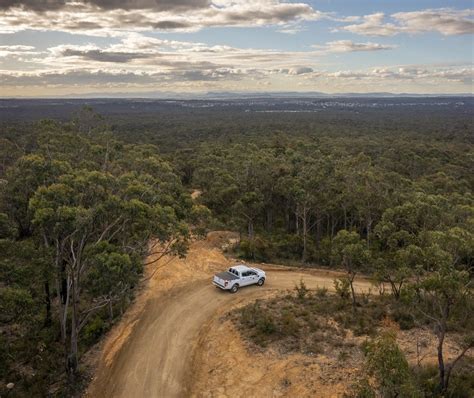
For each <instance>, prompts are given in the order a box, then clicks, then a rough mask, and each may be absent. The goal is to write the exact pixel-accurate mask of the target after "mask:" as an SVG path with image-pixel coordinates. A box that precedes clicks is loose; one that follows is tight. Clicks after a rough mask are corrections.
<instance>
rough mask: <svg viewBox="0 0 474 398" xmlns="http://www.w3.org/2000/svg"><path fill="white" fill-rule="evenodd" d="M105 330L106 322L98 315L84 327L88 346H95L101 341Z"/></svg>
mask: <svg viewBox="0 0 474 398" xmlns="http://www.w3.org/2000/svg"><path fill="white" fill-rule="evenodd" d="M105 330H106V325H105V322H104V321H103V320H102V318H101V317H100V316H98V315H97V316H96V317H95V318H94V319H92V321H90V322H89V323H88V324H87V325H86V326H85V327H84V339H85V341H86V342H87V343H88V344H93V343H95V342H96V341H97V340H98V339H99V337H100V336H101V335H102V334H103V333H104V332H105Z"/></svg>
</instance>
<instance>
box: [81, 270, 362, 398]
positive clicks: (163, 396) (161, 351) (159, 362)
mask: <svg viewBox="0 0 474 398" xmlns="http://www.w3.org/2000/svg"><path fill="white" fill-rule="evenodd" d="M263 268H264V269H265V267H263ZM266 271H267V283H266V284H265V285H264V286H263V287H257V286H249V287H245V288H242V289H240V290H239V292H238V293H236V294H229V293H228V292H224V291H221V290H220V289H217V288H215V287H214V286H212V285H211V283H210V278H206V279H199V280H196V281H194V282H191V283H189V284H187V285H184V286H181V287H179V288H174V289H171V290H170V291H169V292H167V293H164V294H162V295H159V296H156V297H151V298H150V299H148V300H147V302H146V304H145V307H144V309H143V311H142V312H141V315H140V317H139V319H138V320H137V323H136V324H135V326H134V328H133V331H132V332H131V334H130V336H129V337H128V338H127V340H126V342H125V343H124V344H123V345H122V347H121V348H120V350H119V351H118V352H117V353H116V355H115V356H114V358H113V361H112V362H111V363H110V364H109V365H105V364H101V365H100V366H99V369H98V371H97V374H96V377H95V380H94V382H93V383H92V385H91V388H90V389H89V391H88V394H87V396H90V397H97V398H101V397H104V398H105V397H107V398H109V397H114V398H115V397H116V398H119V397H123V398H134V397H137V398H139V397H140V398H141V397H147V398H152V397H156V398H174V397H179V398H182V397H187V396H189V395H190V393H191V392H192V385H190V384H189V383H190V381H191V380H192V379H193V377H192V374H193V366H197V365H196V364H195V363H194V364H193V358H194V354H195V352H196V347H197V344H198V340H199V333H200V331H201V330H202V328H203V327H204V325H206V324H208V323H209V322H210V321H211V320H212V319H214V318H215V317H218V316H221V315H222V314H223V313H225V312H226V309H228V308H230V307H231V306H234V305H237V304H241V303H245V302H250V301H253V300H255V299H256V298H258V297H262V296H266V295H268V294H269V293H270V292H272V291H282V290H286V289H292V288H293V287H294V286H295V284H296V283H298V282H299V281H300V279H303V280H304V282H305V284H306V286H307V287H308V288H316V287H327V288H328V289H332V287H333V280H334V277H335V274H334V273H332V272H327V271H315V270H312V271H308V272H306V271H291V270H288V271H285V270H282V269H277V268H275V267H269V268H267V269H266ZM355 286H356V290H357V291H359V292H360V291H362V290H364V291H367V290H368V289H369V288H370V283H369V282H368V281H365V280H358V281H356V284H355Z"/></svg>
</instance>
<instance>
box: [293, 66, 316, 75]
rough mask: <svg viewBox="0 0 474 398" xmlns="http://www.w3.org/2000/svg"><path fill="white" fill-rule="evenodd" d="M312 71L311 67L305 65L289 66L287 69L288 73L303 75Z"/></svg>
mask: <svg viewBox="0 0 474 398" xmlns="http://www.w3.org/2000/svg"><path fill="white" fill-rule="evenodd" d="M311 72H313V68H310V67H307V66H300V67H298V68H291V69H289V70H288V74H289V75H305V74H307V73H311Z"/></svg>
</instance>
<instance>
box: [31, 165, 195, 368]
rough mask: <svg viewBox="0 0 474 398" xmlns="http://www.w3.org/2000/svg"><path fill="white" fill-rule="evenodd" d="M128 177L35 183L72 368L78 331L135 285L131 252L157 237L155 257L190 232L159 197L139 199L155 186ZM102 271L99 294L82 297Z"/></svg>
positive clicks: (85, 176) (80, 176) (92, 174)
mask: <svg viewBox="0 0 474 398" xmlns="http://www.w3.org/2000/svg"><path fill="white" fill-rule="evenodd" d="M127 181H129V180H128V179H127V178H123V177H119V178H117V177H114V176H113V175H111V174H108V173H103V172H98V171H77V172H75V173H72V174H66V175H63V176H61V177H60V178H59V179H58V182H57V183H54V184H51V185H49V186H43V187H40V188H39V189H38V190H37V191H36V193H35V194H34V196H33V198H32V199H31V201H30V211H31V213H32V215H33V225H34V226H35V231H36V233H37V234H38V236H40V237H41V238H42V241H43V242H44V244H45V245H46V247H48V248H51V250H52V251H53V252H54V255H53V259H54V260H53V268H54V269H55V277H56V288H57V290H58V291H60V292H61V300H60V301H59V307H60V308H59V310H60V311H59V321H60V326H61V339H62V342H63V344H64V345H65V347H66V353H67V367H68V371H69V372H70V373H74V372H75V370H76V367H77V361H78V339H79V334H80V332H81V330H82V329H83V327H84V326H85V325H86V322H87V320H88V319H89V317H90V316H91V314H93V313H94V312H95V311H97V310H98V309H100V308H102V307H104V306H106V305H110V304H111V302H112V301H113V300H115V299H116V296H117V295H120V293H121V294H124V293H125V292H126V291H127V289H128V288H129V287H130V285H133V284H134V283H135V281H136V277H133V275H134V273H133V272H132V273H130V272H129V268H130V266H131V260H130V256H132V255H145V254H146V252H147V250H148V248H149V247H150V246H149V241H150V239H152V238H154V239H155V244H154V245H152V246H151V247H152V248H153V249H152V250H155V248H157V247H158V245H157V242H161V243H163V245H164V246H163V247H160V248H158V249H156V250H155V251H157V252H159V256H163V255H166V254H172V253H178V254H182V253H183V250H185V246H184V245H183V243H184V241H183V239H184V240H185V239H186V237H187V229H186V227H185V225H184V224H182V223H181V222H180V221H179V219H178V217H177V216H176V213H175V210H174V209H173V208H171V207H169V206H166V205H164V206H162V205H161V204H160V202H159V201H158V202H157V201H156V200H155V196H156V195H150V196H149V199H150V201H151V203H147V202H146V201H144V198H145V199H146V198H147V197H146V196H143V193H146V192H149V190H150V189H155V188H154V187H153V185H151V186H150V185H148V186H145V185H143V181H141V182H142V185H141V186H137V182H136V181H133V183H132V182H130V184H127V183H126V182H127ZM149 182H150V181H149ZM153 182H154V183H155V182H156V181H153ZM165 201H166V197H165ZM104 245H105V246H104ZM159 256H158V257H159ZM134 262H136V260H135V261H134ZM107 270H108V271H110V272H111V274H110V280H109V281H108V282H109V283H107V284H105V286H103V289H98V290H100V292H99V291H98V290H97V289H94V286H91V289H90V292H92V293H95V294H98V296H95V295H93V296H92V297H91V298H90V299H89V300H85V301H84V292H85V290H86V289H85V288H84V286H83V285H84V283H85V281H86V280H87V279H86V276H87V274H88V273H89V272H90V273H92V274H94V272H96V273H97V274H98V277H99V278H100V279H102V280H103V278H105V275H104V272H105V273H107ZM131 277H133V278H132V279H130V278H131ZM122 278H123V279H122ZM69 313H70V315H71V316H70V327H67V321H68V316H69Z"/></svg>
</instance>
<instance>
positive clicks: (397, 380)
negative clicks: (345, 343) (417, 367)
mask: <svg viewBox="0 0 474 398" xmlns="http://www.w3.org/2000/svg"><path fill="white" fill-rule="evenodd" d="M367 371H368V373H369V375H370V376H372V377H374V379H375V380H376V382H377V389H378V390H379V392H380V394H381V396H382V397H384V398H397V397H410V398H415V397H419V396H421V394H420V393H419V392H418V391H417V388H416V387H415V383H414V379H413V375H412V372H411V370H410V367H409V365H408V361H407V360H406V358H405V355H404V354H403V352H402V351H401V350H400V348H399V347H398V345H397V343H396V340H395V336H394V335H393V334H391V333H384V334H383V335H381V336H380V337H378V338H377V339H375V340H374V341H373V342H371V343H369V344H368V346H367Z"/></svg>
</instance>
